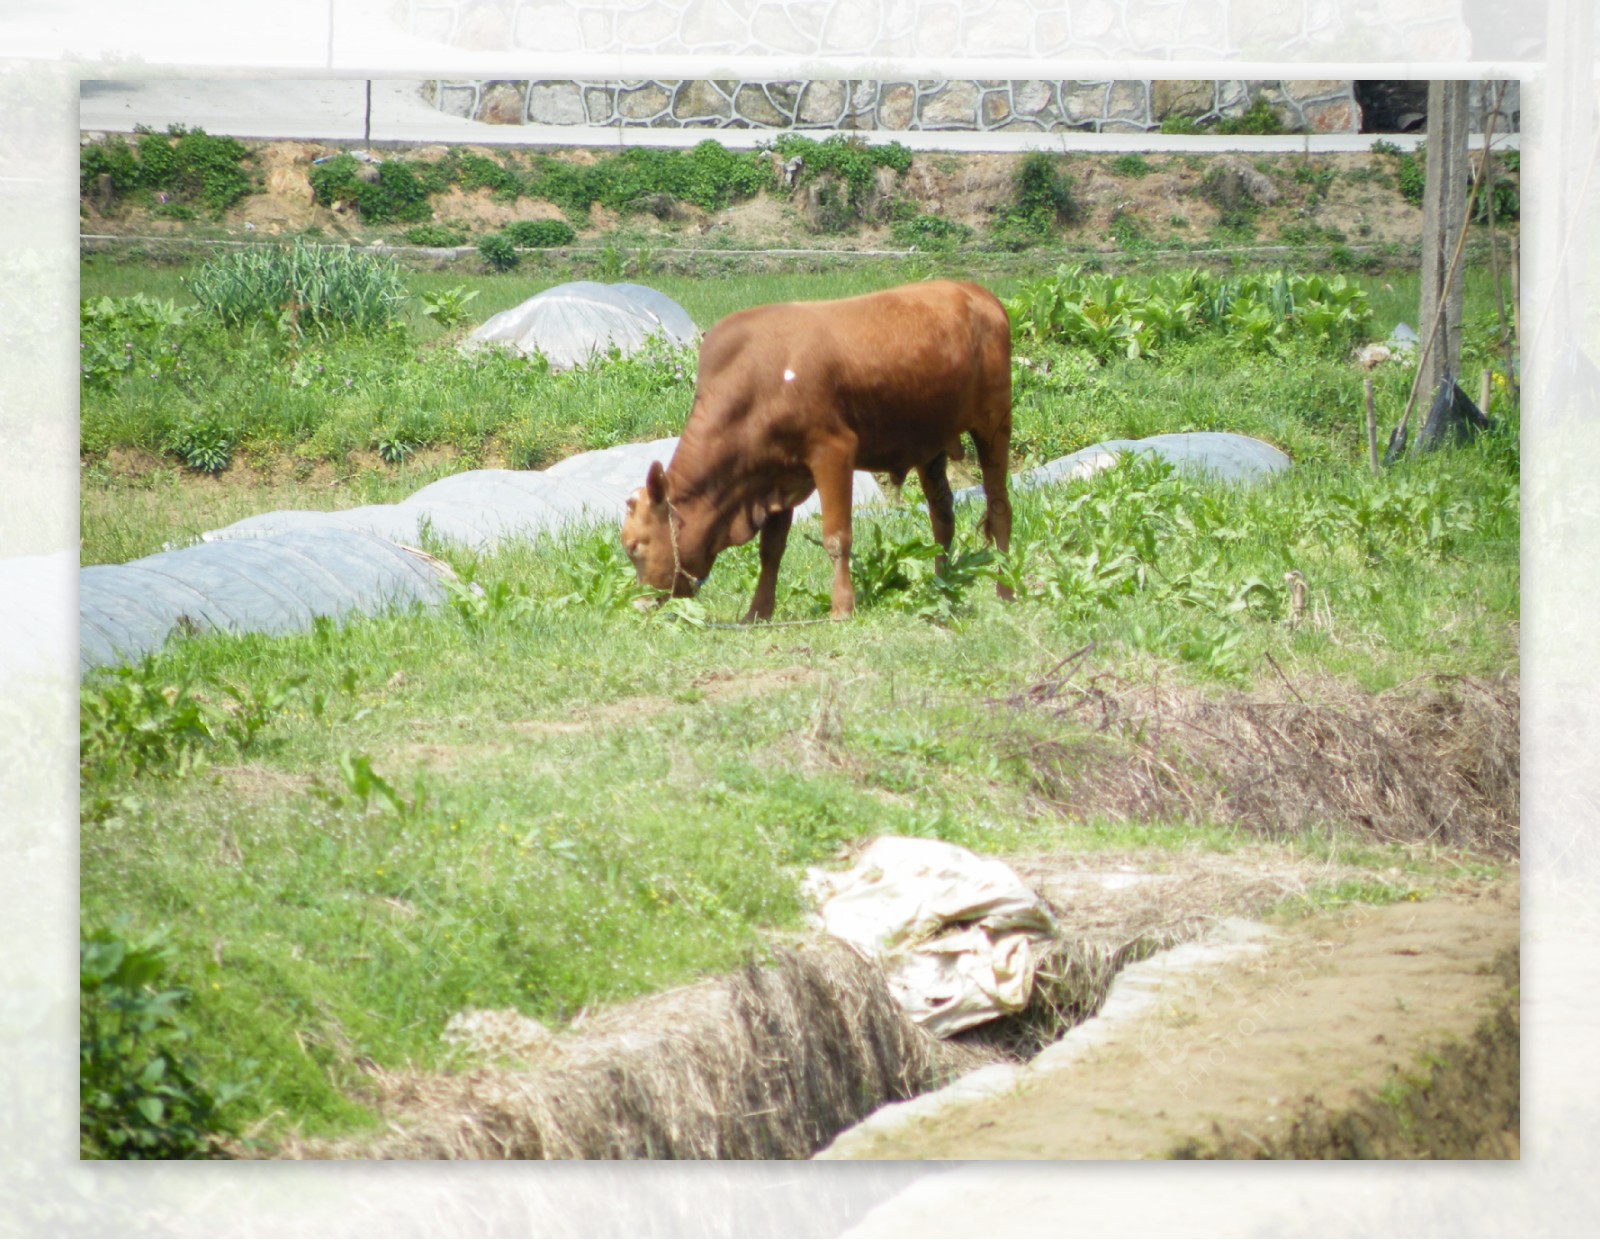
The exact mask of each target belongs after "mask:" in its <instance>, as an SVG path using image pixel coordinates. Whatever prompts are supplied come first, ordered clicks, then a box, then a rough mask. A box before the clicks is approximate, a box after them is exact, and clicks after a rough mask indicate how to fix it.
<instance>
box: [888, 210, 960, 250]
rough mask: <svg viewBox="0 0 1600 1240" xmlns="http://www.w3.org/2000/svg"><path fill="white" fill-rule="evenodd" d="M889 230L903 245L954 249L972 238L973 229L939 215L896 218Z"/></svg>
mask: <svg viewBox="0 0 1600 1240" xmlns="http://www.w3.org/2000/svg"><path fill="white" fill-rule="evenodd" d="M889 231H890V233H891V235H893V237H894V239H895V240H896V241H897V242H899V243H900V244H901V245H914V246H916V247H917V248H918V249H922V250H953V249H955V248H956V247H957V246H959V245H964V244H965V243H966V242H968V241H970V240H972V229H971V228H969V227H967V225H965V224H961V223H957V222H956V221H955V220H947V219H944V218H943V217H942V216H938V215H917V216H913V217H912V218H911V219H908V220H896V221H895V222H894V223H893V224H891V225H890V228H889Z"/></svg>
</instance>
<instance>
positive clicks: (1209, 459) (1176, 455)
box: [956, 431, 1290, 501]
mask: <svg viewBox="0 0 1600 1240" xmlns="http://www.w3.org/2000/svg"><path fill="white" fill-rule="evenodd" d="M1127 452H1149V453H1153V454H1154V455H1156V456H1159V457H1161V458H1162V459H1164V460H1167V461H1170V462H1171V463H1172V467H1173V469H1174V470H1175V471H1176V472H1177V473H1179V474H1182V475H1183V476H1185V477H1189V478H1212V479H1215V480H1217V481H1220V482H1257V481H1260V480H1261V479H1263V478H1268V477H1271V476H1272V475H1273V474H1278V473H1282V472H1283V471H1284V470H1286V469H1288V468H1289V464H1290V462H1289V458H1288V457H1287V456H1285V455H1284V454H1283V453H1282V452H1280V451H1279V450H1278V449H1277V448H1274V447H1273V446H1272V445H1271V444H1270V443H1265V442H1263V441H1262V440H1260V439H1252V438H1251V437H1250V436H1248V435H1235V434H1234V433H1233V432H1231V431H1193V432H1189V433H1186V434H1174V435H1152V436H1150V438H1148V439H1106V440H1103V441H1101V442H1100V443H1097V444H1091V445H1089V447H1087V448H1080V449H1079V450H1078V451H1076V452H1073V453H1071V454H1070V455H1067V456H1058V457H1057V458H1056V459H1055V460H1053V461H1049V462H1047V463H1046V464H1044V465H1040V466H1039V467H1038V468H1036V469H1030V470H1028V471H1027V472H1026V473H1022V474H1017V475H1016V476H1015V477H1013V478H1012V479H1011V485H1012V486H1013V487H1014V488H1016V489H1017V490H1019V491H1026V490H1029V489H1030V488H1032V487H1039V486H1046V485H1049V484H1051V483H1056V482H1076V481H1079V480H1081V479H1084V478H1090V477H1093V476H1094V475H1095V474H1097V473H1099V472H1100V471H1101V470H1102V469H1109V468H1111V466H1113V465H1115V464H1116V463H1117V462H1118V461H1119V460H1120V459H1121V458H1122V456H1123V454H1124V453H1127ZM982 494H983V488H982V487H966V488H964V489H962V490H960V491H957V492H956V499H957V500H958V501H965V500H970V499H976V498H978V497H979V496H980V495H982Z"/></svg>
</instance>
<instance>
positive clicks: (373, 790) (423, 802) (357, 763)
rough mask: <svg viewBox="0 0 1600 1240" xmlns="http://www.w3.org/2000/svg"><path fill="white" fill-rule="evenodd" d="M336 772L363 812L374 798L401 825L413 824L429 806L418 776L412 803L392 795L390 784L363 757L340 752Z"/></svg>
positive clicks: (420, 778)
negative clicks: (383, 805) (388, 810)
mask: <svg viewBox="0 0 1600 1240" xmlns="http://www.w3.org/2000/svg"><path fill="white" fill-rule="evenodd" d="M337 769H338V772H339V780H340V782H341V783H342V784H343V785H344V787H345V790H346V792H348V793H349V795H350V797H351V799H353V800H354V801H355V803H356V804H357V805H358V806H360V808H361V809H362V811H363V812H365V810H366V808H367V806H368V804H369V803H370V802H371V801H372V799H373V798H374V797H376V798H377V799H378V800H380V801H382V802H383V803H384V804H386V805H387V806H388V807H389V808H390V809H391V810H393V811H394V814H395V816H396V817H397V818H398V819H399V820H400V821H401V822H404V823H414V822H416V821H417V820H418V818H419V817H420V816H421V815H422V813H423V811H424V810H425V809H426V808H427V806H428V791H427V786H426V784H425V782H424V781H423V778H422V776H421V775H418V776H417V777H416V779H415V781H414V782H413V785H412V793H411V799H410V800H409V801H408V800H406V799H405V797H403V796H401V795H400V794H399V793H398V792H396V791H395V788H394V785H393V784H391V783H390V782H389V781H388V780H386V779H385V778H383V776H381V775H379V774H378V772H377V771H375V770H374V769H373V767H372V759H371V758H369V757H368V756H367V755H366V754H364V753H357V752H356V751H354V750H351V749H345V750H341V751H340V753H339V762H338V768H337ZM337 799H338V798H337V796H335V800H337Z"/></svg>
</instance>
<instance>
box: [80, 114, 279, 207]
mask: <svg viewBox="0 0 1600 1240" xmlns="http://www.w3.org/2000/svg"><path fill="white" fill-rule="evenodd" d="M137 138H138V145H137V148H135V147H131V146H129V144H128V143H127V142H126V141H125V140H124V139H123V138H122V137H120V136H118V135H112V136H111V137H108V138H106V139H104V140H103V141H101V142H96V143H93V144H92V145H90V146H88V147H85V148H84V149H83V151H82V152H81V154H80V155H79V159H78V177H79V185H80V188H81V189H82V190H83V191H85V192H86V191H87V190H88V188H89V186H90V185H91V184H92V183H93V181H94V180H95V178H96V177H98V176H99V175H100V174H101V173H107V174H109V175H110V177H111V185H112V188H113V189H115V190H116V191H117V192H118V193H123V194H126V193H130V192H132V191H134V190H141V189H142V190H149V191H163V192H166V193H168V194H169V195H171V196H172V197H173V198H176V199H178V200H179V204H178V205H181V204H184V203H187V204H194V203H200V204H202V205H204V206H205V207H206V208H207V209H208V210H210V211H211V212H212V213H213V214H214V215H221V214H222V212H224V211H226V210H227V209H228V208H229V207H231V206H233V204H234V203H236V202H238V201H239V200H240V199H241V198H243V197H245V196H246V195H247V194H249V193H250V192H251V191H252V190H253V189H254V182H253V181H252V180H251V177H250V173H249V171H248V170H247V169H246V168H245V167H244V164H245V161H246V160H247V159H248V158H249V152H248V151H247V150H246V149H245V147H244V144H243V143H242V142H239V141H238V140H237V139H235V138H227V137H212V136H211V135H210V134H208V133H206V131H205V130H204V129H187V128H185V127H184V126H182V125H172V126H169V127H168V129H167V132H166V133H165V134H158V133H152V132H151V131H149V130H147V129H146V130H140V131H138V132H137ZM166 205H168V206H171V205H173V204H166Z"/></svg>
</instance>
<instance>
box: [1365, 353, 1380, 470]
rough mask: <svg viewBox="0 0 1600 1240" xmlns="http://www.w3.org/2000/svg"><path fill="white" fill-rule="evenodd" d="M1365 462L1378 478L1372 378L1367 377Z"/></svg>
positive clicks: (1376, 423) (1375, 417)
mask: <svg viewBox="0 0 1600 1240" xmlns="http://www.w3.org/2000/svg"><path fill="white" fill-rule="evenodd" d="M1366 387H1367V461H1368V463H1369V464H1370V465H1371V466H1372V476H1373V477H1374V478H1376V477H1377V476H1378V413H1377V410H1376V409H1375V408H1374V407H1373V404H1372V377H1371V376H1370V375H1369V376H1367V382H1366Z"/></svg>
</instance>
